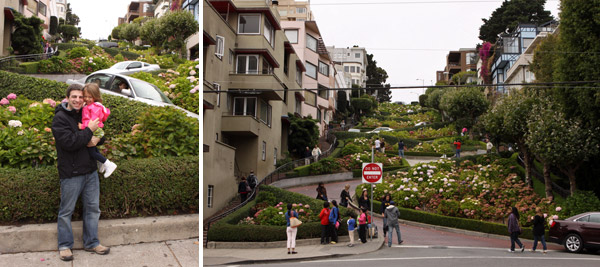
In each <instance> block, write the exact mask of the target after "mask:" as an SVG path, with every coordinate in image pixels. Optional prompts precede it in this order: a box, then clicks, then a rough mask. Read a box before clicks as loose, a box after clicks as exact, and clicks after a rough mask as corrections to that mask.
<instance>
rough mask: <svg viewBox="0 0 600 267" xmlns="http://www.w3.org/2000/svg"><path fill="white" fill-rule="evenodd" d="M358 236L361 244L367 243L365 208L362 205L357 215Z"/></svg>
mask: <svg viewBox="0 0 600 267" xmlns="http://www.w3.org/2000/svg"><path fill="white" fill-rule="evenodd" d="M358 238H360V242H362V243H363V244H364V243H367V209H366V208H364V207H362V208H361V209H360V216H359V217H358Z"/></svg>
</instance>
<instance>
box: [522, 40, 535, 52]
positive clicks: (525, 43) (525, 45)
mask: <svg viewBox="0 0 600 267" xmlns="http://www.w3.org/2000/svg"><path fill="white" fill-rule="evenodd" d="M531 43H533V38H523V50H525V49H527V47H529V45H531Z"/></svg>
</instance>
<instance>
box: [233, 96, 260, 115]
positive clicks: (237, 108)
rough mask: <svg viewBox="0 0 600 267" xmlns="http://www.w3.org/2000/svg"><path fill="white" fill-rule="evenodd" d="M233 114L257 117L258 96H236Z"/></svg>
mask: <svg viewBox="0 0 600 267" xmlns="http://www.w3.org/2000/svg"><path fill="white" fill-rule="evenodd" d="M233 115H235V116H252V117H256V97H234V98H233Z"/></svg>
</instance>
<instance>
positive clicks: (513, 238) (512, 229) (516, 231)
mask: <svg viewBox="0 0 600 267" xmlns="http://www.w3.org/2000/svg"><path fill="white" fill-rule="evenodd" d="M508 232H509V233H510V249H509V250H508V252H515V242H516V243H517V245H519V247H520V248H521V252H523V251H525V246H523V243H521V240H519V235H520V234H521V227H519V211H518V210H517V208H516V207H512V212H511V213H510V215H509V216H508Z"/></svg>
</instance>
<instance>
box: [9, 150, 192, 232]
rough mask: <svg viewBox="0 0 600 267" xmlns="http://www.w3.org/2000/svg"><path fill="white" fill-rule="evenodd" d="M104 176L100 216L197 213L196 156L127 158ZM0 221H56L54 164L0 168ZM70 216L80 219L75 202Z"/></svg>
mask: <svg viewBox="0 0 600 267" xmlns="http://www.w3.org/2000/svg"><path fill="white" fill-rule="evenodd" d="M116 163H117V164H118V166H119V167H118V168H117V170H116V171H115V172H114V173H113V174H112V175H111V177H110V178H107V179H104V178H100V209H101V211H102V214H101V218H104V219H109V218H124V217H138V216H159V215H173V214H180V213H197V212H198V208H199V192H198V186H199V180H198V177H199V176H200V172H199V169H198V164H199V159H198V157H197V156H189V157H177V158H149V159H131V160H127V161H120V162H116ZM0 173H2V175H0V185H1V186H0V222H2V223H15V222H25V223H31V222H39V223H41V222H56V219H57V215H58V207H59V204H60V182H59V178H58V170H57V169H56V167H42V168H29V169H22V170H21V169H13V168H0ZM73 216H74V219H75V220H77V219H81V205H80V203H79V204H78V205H77V208H76V210H75V213H74V215H73Z"/></svg>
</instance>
